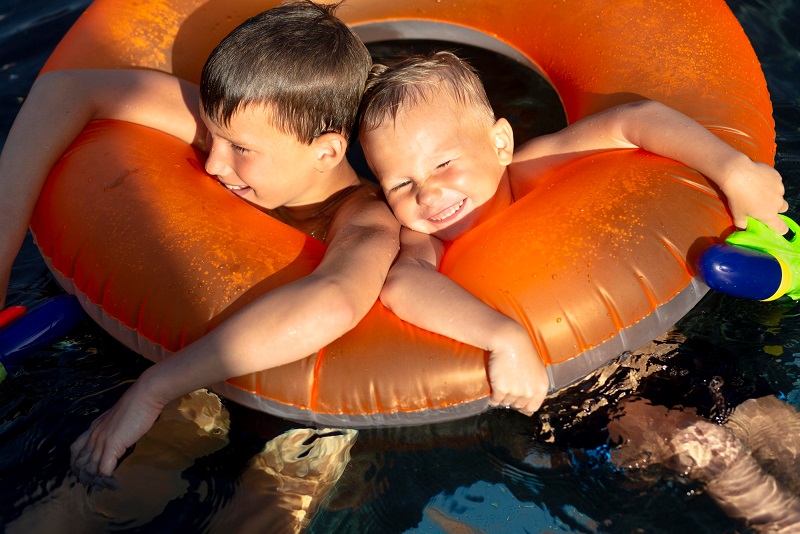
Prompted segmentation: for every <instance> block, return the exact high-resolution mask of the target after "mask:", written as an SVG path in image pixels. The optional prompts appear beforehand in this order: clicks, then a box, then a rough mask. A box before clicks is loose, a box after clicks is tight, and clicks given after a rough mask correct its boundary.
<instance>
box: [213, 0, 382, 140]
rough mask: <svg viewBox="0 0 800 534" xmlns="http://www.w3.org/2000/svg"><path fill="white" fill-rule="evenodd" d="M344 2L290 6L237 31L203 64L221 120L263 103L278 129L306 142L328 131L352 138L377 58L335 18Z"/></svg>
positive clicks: (225, 122) (225, 123) (224, 121)
mask: <svg viewBox="0 0 800 534" xmlns="http://www.w3.org/2000/svg"><path fill="white" fill-rule="evenodd" d="M339 5H340V4H329V5H320V4H315V3H313V2H311V1H308V0H305V1H301V2H291V3H285V4H282V5H280V6H278V7H275V8H273V9H270V10H267V11H265V12H263V13H261V14H259V15H256V16H255V17H252V18H250V19H248V20H246V21H245V22H243V23H242V24H241V25H239V26H238V27H237V28H235V29H234V30H233V31H232V32H231V33H230V34H229V35H228V36H227V37H226V38H225V39H223V41H222V42H221V43H220V44H219V45H218V46H217V47H216V48H215V49H214V51H213V52H212V53H211V55H210V56H209V58H208V60H207V61H206V64H205V66H204V67H203V74H202V77H201V81H200V98H201V101H202V106H203V111H204V112H205V114H206V115H207V116H208V117H209V118H210V119H211V120H213V121H214V122H215V123H217V124H218V125H223V126H228V125H229V123H230V119H231V117H232V116H233V115H234V114H235V113H237V112H238V111H241V110H242V109H243V108H245V107H246V106H249V105H254V104H255V105H264V106H266V107H267V108H268V109H269V111H270V112H271V114H272V118H273V123H272V126H274V127H275V128H278V129H279V130H280V131H282V132H284V133H287V134H291V135H294V136H295V137H297V139H298V140H299V141H300V142H302V143H306V144H308V143H311V141H312V140H313V139H314V138H316V137H317V136H319V135H320V134H322V133H325V132H331V131H333V132H338V133H340V134H342V135H343V136H345V138H348V139H349V136H350V133H351V131H352V129H353V125H354V123H355V119H356V114H357V112H358V105H359V102H360V100H361V95H362V92H363V90H364V84H365V81H366V78H367V75H368V73H369V69H370V66H371V64H372V61H371V59H370V56H369V52H368V51H367V49H366V47H365V46H364V44H363V43H362V42H361V40H360V39H359V38H358V37H357V36H356V35H355V33H353V31H352V30H351V29H350V28H349V27H348V26H347V25H346V24H345V23H344V22H342V21H341V20H339V19H338V18H337V17H336V16H335V12H336V10H337V8H338V7H339Z"/></svg>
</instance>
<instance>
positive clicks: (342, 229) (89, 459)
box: [72, 200, 399, 481]
mask: <svg viewBox="0 0 800 534" xmlns="http://www.w3.org/2000/svg"><path fill="white" fill-rule="evenodd" d="M340 211H341V210H340ZM338 217H339V215H338V214H337V218H338ZM347 219H348V222H347V223H345V224H341V225H339V227H337V228H334V226H337V223H336V222H334V225H332V228H331V232H330V233H332V234H333V237H332V238H331V241H330V242H329V244H328V250H327V252H326V254H325V257H324V258H323V260H322V262H321V263H320V265H319V266H318V267H317V269H316V270H315V271H314V272H313V273H312V274H311V275H309V276H306V277H304V278H302V279H300V280H298V281H296V282H293V283H291V284H288V285H285V286H282V287H280V288H278V289H275V290H273V291H270V292H269V293H268V294H266V295H264V296H262V297H260V298H259V299H257V300H255V301H254V302H252V303H250V304H248V305H247V306H246V307H244V308H243V309H241V310H239V311H238V312H236V313H235V314H234V315H233V316H232V317H230V318H229V319H228V320H226V321H225V322H224V323H223V324H221V325H220V326H218V327H217V328H215V329H214V330H213V331H212V332H211V333H209V334H207V335H206V336H204V337H202V338H201V339H199V340H198V341H196V342H194V343H192V344H191V345H189V346H188V347H186V348H184V349H182V350H180V351H178V352H176V353H175V354H173V355H172V356H170V357H169V358H167V359H165V360H162V361H161V362H159V363H157V364H156V365H153V366H152V367H150V368H148V369H147V370H146V371H145V372H144V373H143V374H142V375H141V377H140V378H139V379H138V380H137V381H136V382H135V383H134V384H133V385H132V386H131V388H130V389H129V390H128V391H127V392H126V393H125V394H124V395H123V397H122V398H121V399H120V401H119V402H118V403H117V404H116V405H115V406H114V407H113V408H112V409H111V410H109V411H108V412H106V413H105V414H103V415H102V416H101V417H100V418H98V419H97V420H96V421H95V423H93V425H92V428H91V429H90V430H89V431H87V432H86V433H84V434H83V435H82V436H81V437H79V438H78V440H76V442H75V443H74V444H73V446H72V455H73V468H74V469H75V471H76V472H77V473H78V474H79V476H80V477H81V479H82V480H84V481H86V480H87V479H88V480H91V479H92V477H94V476H95V475H97V474H98V473H100V474H101V475H103V476H109V475H111V473H112V472H113V470H114V468H115V467H116V463H117V460H118V459H119V458H120V457H121V456H122V455H123V454H124V452H125V450H126V449H127V447H129V446H131V445H133V444H134V443H135V442H136V441H137V440H138V439H139V438H140V437H141V436H142V435H144V433H145V432H147V430H148V429H149V428H150V426H151V425H152V424H153V422H154V421H155V420H156V418H157V417H158V415H159V414H160V413H161V411H162V410H163V408H164V406H165V405H166V403H168V402H169V401H171V400H173V399H175V398H177V397H180V396H181V395H184V394H186V393H188V392H191V391H194V390H196V389H198V388H201V387H206V386H209V385H213V384H214V383H217V382H220V381H222V380H225V379H227V378H231V377H234V376H240V375H245V374H249V373H253V372H257V371H261V370H264V369H269V368H272V367H276V366H279V365H283V364H286V363H289V362H292V361H295V360H298V359H301V358H304V357H306V356H309V355H310V354H313V353H315V352H316V351H318V350H319V349H321V348H322V347H324V346H325V345H327V344H329V343H331V342H332V341H334V340H335V339H337V338H338V337H340V336H341V335H342V334H344V333H345V332H347V331H348V330H350V329H351V328H353V327H354V326H355V325H356V324H357V323H358V322H359V321H360V320H361V318H363V316H364V315H366V313H367V312H368V311H369V309H370V308H371V307H372V305H373V304H374V303H375V301H376V300H377V298H378V295H379V293H380V288H381V286H382V285H383V283H384V281H385V278H386V273H387V272H388V270H389V266H390V265H391V264H392V261H393V260H394V257H395V255H396V254H397V250H398V247H399V243H398V232H399V225H398V223H397V221H396V220H395V219H394V217H393V216H392V215H391V212H390V211H389V209H388V207H387V206H386V205H385V204H384V203H383V202H382V201H378V200H375V201H373V202H371V203H369V205H363V204H361V205H359V206H358V209H357V210H356V209H354V210H353V213H352V216H351V217H348V218H347Z"/></svg>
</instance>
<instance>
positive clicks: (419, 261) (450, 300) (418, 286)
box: [381, 228, 549, 412]
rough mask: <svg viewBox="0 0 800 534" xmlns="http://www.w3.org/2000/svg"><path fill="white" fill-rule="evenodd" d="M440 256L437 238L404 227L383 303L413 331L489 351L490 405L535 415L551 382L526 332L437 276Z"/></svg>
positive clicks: (450, 281)
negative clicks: (506, 406)
mask: <svg viewBox="0 0 800 534" xmlns="http://www.w3.org/2000/svg"><path fill="white" fill-rule="evenodd" d="M442 252H443V247H442V244H441V242H440V241H439V240H438V239H436V238H434V237H432V236H429V235H425V234H420V233H418V232H414V231H412V230H409V229H407V228H403V229H402V231H401V248H400V254H399V256H398V258H397V261H396V262H395V264H394V265H393V266H392V269H391V270H390V271H389V277H388V279H387V281H386V284H384V287H383V290H382V291H381V301H382V302H383V304H384V305H385V306H386V307H388V308H389V309H391V310H392V311H393V312H394V313H395V314H396V315H397V316H398V317H400V318H401V319H403V320H405V321H407V322H409V323H411V324H413V325H415V326H418V327H420V328H424V329H426V330H429V331H431V332H435V333H437V334H440V335H443V336H446V337H449V338H451V339H455V340H457V341H460V342H462V343H466V344H468V345H473V346H476V347H479V348H482V349H484V350H487V351H489V352H491V353H492V354H491V356H490V369H489V371H490V381H491V382H492V398H491V401H490V402H491V404H495V405H497V404H503V405H510V406H515V407H516V408H519V409H521V410H523V411H526V412H533V411H535V410H536V409H538V408H539V405H541V402H542V400H543V399H544V396H545V394H546V392H547V389H548V387H549V383H548V380H547V376H546V374H545V371H544V366H543V365H542V364H541V361H540V360H539V358H538V355H537V354H536V351H535V350H534V348H533V344H532V342H531V339H530V337H529V336H528V333H527V331H526V330H525V329H524V328H523V327H522V325H520V324H519V323H517V322H516V321H514V320H512V319H511V318H509V317H507V316H506V315H503V314H502V313H500V312H498V311H497V310H495V309H493V308H491V307H489V306H487V305H486V304H484V303H483V302H482V301H480V300H479V299H477V298H476V297H475V296H473V295H472V294H471V293H469V292H468V291H466V290H465V289H463V288H462V287H461V286H459V285H458V284H456V283H455V282H454V281H452V280H451V279H450V278H448V277H447V276H444V275H442V274H441V273H439V272H438V271H437V268H438V265H439V260H440V259H441V255H442ZM492 359H495V361H494V362H493V361H492ZM516 379H519V381H518V382H517V381H516Z"/></svg>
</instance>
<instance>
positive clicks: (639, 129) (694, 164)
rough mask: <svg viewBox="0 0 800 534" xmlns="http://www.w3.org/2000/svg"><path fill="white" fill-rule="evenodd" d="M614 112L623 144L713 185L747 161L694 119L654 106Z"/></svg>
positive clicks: (646, 104) (649, 103) (645, 103)
mask: <svg viewBox="0 0 800 534" xmlns="http://www.w3.org/2000/svg"><path fill="white" fill-rule="evenodd" d="M618 109H619V114H620V115H621V120H622V126H621V130H622V132H623V137H624V138H625V140H627V141H629V142H631V143H632V144H633V145H635V146H638V147H641V148H643V149H645V150H647V151H648V152H652V153H654V154H658V155H661V156H665V157H668V158H670V159H674V160H676V161H680V162H681V163H683V164H684V165H686V166H688V167H691V168H693V169H695V170H697V171H699V172H700V173H702V174H704V175H705V176H707V177H709V178H711V179H712V180H714V181H715V182H716V183H717V185H722V183H723V182H724V181H725V179H726V178H727V175H728V174H729V171H730V168H731V167H732V166H735V165H736V162H737V161H738V160H740V159H742V158H747V156H745V155H744V154H742V153H741V152H739V151H738V150H736V149H735V148H733V147H732V146H730V145H728V144H727V143H725V142H724V141H722V140H721V139H719V138H718V137H717V136H715V135H714V134H712V133H711V132H710V131H709V130H707V129H706V128H705V127H703V126H702V125H701V124H699V123H698V122H696V121H695V120H694V119H692V118H690V117H687V116H686V115H684V114H683V113H680V112H678V111H676V110H674V109H672V108H670V107H668V106H665V105H663V104H660V103H658V102H654V101H643V102H637V103H635V104H630V105H627V106H621V107H620V108H618Z"/></svg>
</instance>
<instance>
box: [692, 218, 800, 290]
mask: <svg viewBox="0 0 800 534" xmlns="http://www.w3.org/2000/svg"><path fill="white" fill-rule="evenodd" d="M781 218H782V219H783V220H784V221H786V224H787V225H788V226H789V231H788V232H787V233H786V234H784V235H781V234H779V233H777V232H775V231H774V230H772V229H770V228H769V227H768V226H767V225H765V224H764V223H762V222H761V221H758V220H756V219H752V218H748V219H747V229H745V230H738V231H736V232H734V233H732V234H731V235H730V236H729V237H728V238H727V239H726V240H725V242H726V244H724V245H714V246H712V247H711V248H709V249H708V250H707V251H706V252H705V253H704V254H703V256H702V257H701V258H700V262H699V265H698V267H699V272H700V276H702V277H703V279H704V280H705V282H706V284H707V285H708V286H709V287H710V288H711V289H714V290H716V291H719V292H721V293H726V294H728V295H733V296H736V297H743V298H748V299H753V300H775V299H777V298H779V297H782V296H783V295H787V296H789V297H790V298H792V299H794V300H798V299H800V227H798V225H797V223H795V222H794V221H793V220H792V219H790V218H789V217H786V216H784V215H781Z"/></svg>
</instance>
